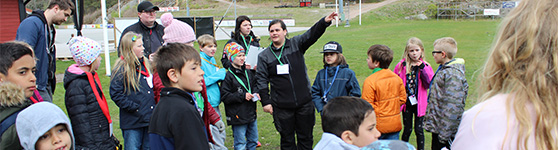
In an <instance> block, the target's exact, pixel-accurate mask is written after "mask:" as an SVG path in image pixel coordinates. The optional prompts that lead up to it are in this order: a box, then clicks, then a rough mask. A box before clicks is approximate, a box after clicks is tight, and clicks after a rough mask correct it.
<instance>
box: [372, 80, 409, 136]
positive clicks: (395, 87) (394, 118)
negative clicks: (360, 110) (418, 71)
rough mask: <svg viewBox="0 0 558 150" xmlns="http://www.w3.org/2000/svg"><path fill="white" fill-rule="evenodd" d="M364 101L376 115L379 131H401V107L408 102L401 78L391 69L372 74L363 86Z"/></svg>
mask: <svg viewBox="0 0 558 150" xmlns="http://www.w3.org/2000/svg"><path fill="white" fill-rule="evenodd" d="M362 99H364V100H366V101H368V102H369V103H370V104H371V105H372V107H374V112H375V113H376V121H377V122H378V123H377V127H378V131H380V133H393V132H398V131H401V128H402V127H401V110H400V108H401V105H403V104H405V102H406V100H407V93H406V91H405V85H403V81H401V78H399V76H397V75H396V74H395V73H393V72H392V71H391V70H389V69H382V70H380V71H378V72H375V73H372V75H370V76H368V77H367V78H366V80H364V84H363V85H362Z"/></svg>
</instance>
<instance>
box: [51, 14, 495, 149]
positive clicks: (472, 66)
mask: <svg viewBox="0 0 558 150" xmlns="http://www.w3.org/2000/svg"><path fill="white" fill-rule="evenodd" d="M304 9H306V8H304ZM377 11H382V9H379V10H377ZM320 15H321V16H325V15H327V13H324V14H320ZM315 18H319V16H318V17H315ZM362 18H363V21H362V25H358V20H356V19H355V20H352V21H351V26H350V27H342V26H340V27H338V28H336V27H335V26H332V27H329V28H328V30H327V31H326V33H325V34H324V35H323V36H322V37H321V38H320V40H318V41H317V42H316V43H315V44H314V45H313V46H312V47H310V49H309V50H308V51H307V53H306V54H305V58H306V66H307V68H308V76H309V77H310V79H311V82H313V80H314V78H315V76H316V73H317V71H319V70H320V69H322V68H323V63H322V55H321V54H320V53H319V52H320V51H321V48H322V46H323V45H324V44H325V43H327V42H328V41H337V42H339V43H340V44H341V45H342V46H343V52H344V53H343V54H344V55H345V57H346V58H347V62H348V64H349V65H350V68H351V69H352V70H354V71H355V73H356V75H357V79H358V80H359V81H360V84H361V86H362V82H363V81H364V79H365V78H366V77H367V76H368V75H370V73H371V70H370V69H368V67H367V64H366V57H367V56H366V51H367V50H368V47H370V46H371V45H374V44H384V45H387V46H389V47H390V48H391V49H392V50H393V51H394V52H395V54H394V58H393V62H392V64H391V66H390V69H393V67H394V66H395V65H396V63H397V62H398V61H399V60H400V59H401V58H402V53H403V50H404V47H405V43H406V41H407V39H409V38H410V37H418V38H420V39H421V40H422V41H423V43H424V46H425V49H426V52H425V56H426V60H427V61H428V62H430V63H431V64H432V63H434V61H433V58H432V55H431V51H432V47H433V46H432V43H433V42H434V40H436V39H438V38H441V37H447V36H450V37H453V38H455V39H456V40H457V42H458V48H459V51H458V53H457V56H456V57H460V58H464V59H465V61H466V68H467V70H466V75H467V79H468V82H469V96H468V99H467V106H466V108H467V109H468V108H470V107H471V106H473V104H474V103H475V100H476V97H477V96H476V87H477V86H476V85H477V83H476V76H477V75H478V73H479V71H480V68H481V66H482V65H483V64H484V62H485V58H486V56H487V54H488V50H489V48H490V44H491V42H492V40H493V38H494V35H495V33H496V27H497V25H498V23H499V20H476V21H473V20H458V21H454V20H440V21H436V20H424V21H410V20H399V19H394V20H386V19H385V18H382V19H378V18H381V16H378V15H377V13H374V12H370V13H368V14H364V15H363V17H362ZM289 34H290V37H292V36H295V35H297V34H301V33H289ZM260 36H262V40H261V45H269V40H267V36H268V35H260ZM225 42H226V41H218V47H219V48H218V50H217V55H216V57H220V54H221V53H222V47H223V45H224V43H225ZM103 57H104V55H103ZM115 58H116V54H115V53H113V54H111V58H110V59H111V60H112V61H111V62H113V63H114V62H115V61H114V59H115ZM103 59H107V58H103ZM216 59H217V60H219V59H220V58H216ZM72 63H73V61H65V62H63V61H58V63H57V67H58V70H57V73H63V72H64V69H65V68H67V67H68V66H69V65H70V64H72ZM104 65H105V64H104V60H103V64H102V65H101V68H100V69H99V70H98V72H99V73H101V74H104V72H105V67H104ZM432 66H433V68H434V69H435V68H437V66H438V65H436V64H432ZM100 77H101V82H102V84H103V91H104V92H105V96H106V97H107V99H110V95H109V94H108V92H109V83H110V78H109V77H107V76H100ZM64 93H65V90H64V87H63V85H62V83H58V84H57V88H56V92H55V93H54V99H55V103H56V104H57V105H58V106H60V107H61V108H63V109H64V110H65V106H64ZM108 101H109V107H110V111H111V117H112V119H113V121H114V129H115V130H114V131H115V134H116V136H117V137H118V138H119V139H120V140H121V141H122V134H121V130H120V129H119V116H118V107H116V105H115V104H114V102H113V101H112V100H108ZM221 110H222V112H223V115H224V107H223V106H222V105H221ZM257 111H258V129H259V135H260V139H259V141H260V142H261V143H262V147H261V148H260V149H279V147H280V142H279V141H280V136H279V133H278V132H277V131H276V130H275V127H274V125H273V120H272V117H271V115H269V114H267V113H264V112H263V111H262V109H261V107H258V110H257ZM177 119H179V118H177ZM321 134H322V129H321V119H320V117H319V115H318V114H317V113H316V125H315V128H314V144H316V143H317V142H318V141H319V140H320V138H321ZM425 136H426V142H425V144H426V146H425V148H426V149H430V139H431V138H430V136H431V135H430V133H428V132H425ZM232 143H233V138H232V131H231V128H230V127H227V140H226V145H227V147H229V148H232ZM410 143H411V144H413V145H416V141H415V139H414V133H413V134H412V136H411V140H410Z"/></svg>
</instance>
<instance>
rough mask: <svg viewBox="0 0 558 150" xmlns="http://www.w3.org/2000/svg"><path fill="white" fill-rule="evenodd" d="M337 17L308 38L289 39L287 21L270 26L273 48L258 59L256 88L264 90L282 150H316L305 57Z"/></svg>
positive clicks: (321, 24)
mask: <svg viewBox="0 0 558 150" xmlns="http://www.w3.org/2000/svg"><path fill="white" fill-rule="evenodd" d="M337 15H338V14H337V13H335V12H333V13H331V14H330V15H328V16H327V17H324V18H322V19H320V20H319V21H318V22H317V23H316V24H314V26H312V27H311V28H310V29H308V31H306V32H305V33H304V34H302V35H298V36H295V37H293V38H291V39H287V38H286V36H287V27H286V25H285V23H284V22H283V21H281V20H278V19H276V20H273V21H271V22H270V23H269V27H268V31H269V37H270V39H271V41H272V44H271V45H270V46H269V47H268V48H266V49H265V50H264V51H263V52H261V53H260V54H259V56H258V65H257V73H256V80H257V85H256V86H257V87H258V88H257V89H260V90H259V92H258V93H259V94H260V96H261V103H262V106H263V109H264V111H265V112H269V113H271V114H272V115H273V120H274V122H275V128H276V129H277V131H278V132H279V134H281V149H294V150H296V149H299V150H303V149H312V143H313V136H312V130H313V128H314V124H315V116H314V103H312V96H311V95H310V93H311V92H310V83H309V79H308V75H307V73H306V64H305V63H304V53H306V50H308V48H309V47H310V46H312V44H314V43H315V42H316V41H317V40H318V39H319V38H320V37H321V36H322V35H323V33H324V32H325V30H326V28H327V27H328V26H329V25H331V21H332V20H333V19H334V17H335V16H337ZM268 84H269V85H270V86H268ZM269 89H271V92H269V91H270V90H269ZM295 133H296V137H297V138H298V139H297V140H296V142H295Z"/></svg>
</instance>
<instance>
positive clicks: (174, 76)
mask: <svg viewBox="0 0 558 150" xmlns="http://www.w3.org/2000/svg"><path fill="white" fill-rule="evenodd" d="M179 74H180V73H179V72H178V71H177V70H176V69H174V68H171V69H169V71H167V76H168V77H169V80H170V82H171V83H176V82H178V79H179Z"/></svg>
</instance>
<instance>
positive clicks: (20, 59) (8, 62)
mask: <svg viewBox="0 0 558 150" xmlns="http://www.w3.org/2000/svg"><path fill="white" fill-rule="evenodd" d="M35 70H36V68H35V56H34V55H33V51H32V50H31V47H30V46H29V45H27V44H26V43H23V42H7V43H2V44H0V84H1V86H0V121H1V124H2V127H7V128H4V130H2V131H0V149H2V150H4V149H23V147H21V145H20V143H19V139H18V135H17V133H16V126H15V120H16V118H17V115H18V113H19V112H20V111H21V110H23V109H25V108H27V107H28V106H29V105H31V104H32V102H31V101H30V100H27V99H25V98H31V97H32V95H33V92H34V91H35V90H36V88H35V87H36V85H35V82H36V81H37V78H35V75H34V74H33V73H34V72H35ZM14 86H15V87H14ZM18 88H21V91H13V89H18ZM18 92H19V93H18ZM21 92H23V93H21ZM24 95H25V98H19V97H23V96H24Z"/></svg>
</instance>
